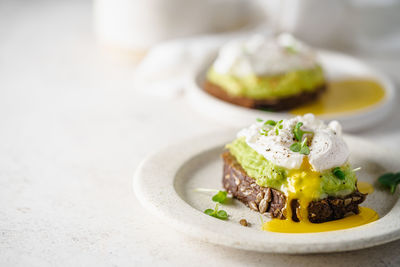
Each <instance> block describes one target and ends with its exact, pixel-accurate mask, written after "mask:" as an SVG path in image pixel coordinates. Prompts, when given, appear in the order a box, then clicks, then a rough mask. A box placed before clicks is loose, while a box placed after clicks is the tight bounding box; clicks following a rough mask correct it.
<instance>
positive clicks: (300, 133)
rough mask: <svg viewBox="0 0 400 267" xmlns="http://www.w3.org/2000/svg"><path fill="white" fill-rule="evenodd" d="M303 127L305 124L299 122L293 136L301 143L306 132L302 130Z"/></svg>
mask: <svg viewBox="0 0 400 267" xmlns="http://www.w3.org/2000/svg"><path fill="white" fill-rule="evenodd" d="M301 126H303V123H302V122H301V121H299V122H298V123H297V124H296V126H294V128H293V134H294V137H295V138H296V140H297V141H301V139H302V138H303V134H304V132H303V131H302V130H301V129H300V127H301Z"/></svg>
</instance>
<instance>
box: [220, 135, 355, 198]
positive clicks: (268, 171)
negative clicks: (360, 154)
mask: <svg viewBox="0 0 400 267" xmlns="http://www.w3.org/2000/svg"><path fill="white" fill-rule="evenodd" d="M226 147H227V148H228V149H229V151H230V153H231V154H232V155H233V156H234V157H235V158H236V160H237V161H238V162H239V163H240V165H241V166H242V168H243V169H244V170H245V171H246V173H247V174H248V175H249V176H250V177H253V178H254V179H255V180H256V183H257V184H258V185H260V186H264V187H271V188H275V189H278V190H279V189H281V187H282V185H285V184H287V179H286V178H287V176H288V174H289V170H288V169H286V168H283V167H279V166H277V165H274V164H273V163H272V162H270V161H269V160H266V159H265V158H264V157H263V156H262V155H260V154H258V153H257V152H256V151H255V150H254V149H252V148H251V147H249V146H248V145H247V143H246V141H245V140H244V138H238V139H236V140H235V141H233V142H232V143H230V144H228V145H227V146H226ZM340 169H341V170H342V171H343V173H344V175H345V177H344V179H343V180H341V179H339V178H337V177H336V176H335V175H334V174H333V173H332V170H326V171H324V172H322V173H321V190H322V192H320V193H321V194H326V195H328V196H341V195H347V194H350V193H352V192H353V191H354V190H355V189H356V186H355V183H356V180H357V178H356V175H355V173H354V172H353V171H352V170H351V166H350V165H349V164H345V165H343V166H340Z"/></svg>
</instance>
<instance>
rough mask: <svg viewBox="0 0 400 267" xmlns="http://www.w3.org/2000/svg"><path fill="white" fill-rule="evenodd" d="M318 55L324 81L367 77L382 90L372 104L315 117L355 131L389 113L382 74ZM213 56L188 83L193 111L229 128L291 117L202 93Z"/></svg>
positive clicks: (391, 94)
mask: <svg viewBox="0 0 400 267" xmlns="http://www.w3.org/2000/svg"><path fill="white" fill-rule="evenodd" d="M318 57H319V59H320V62H321V65H322V67H323V68H324V71H325V75H326V77H327V79H328V80H340V79H345V78H366V79H368V78H371V79H374V80H376V81H377V82H379V83H380V84H381V85H382V86H383V88H384V89H385V91H386V96H385V98H384V99H383V100H382V101H381V102H379V103H378V104H376V105H373V106H370V107H368V108H364V109H361V110H358V111H351V112H347V113H338V114H331V115H321V116H319V118H320V119H324V120H332V119H336V120H339V121H340V123H341V124H342V126H343V128H344V129H345V130H346V131H355V130H359V129H362V128H367V127H368V126H370V125H374V124H375V123H376V122H378V121H380V120H382V119H383V118H384V117H385V116H386V115H387V114H388V113H389V112H390V110H391V109H392V107H393V103H394V99H395V90H394V89H395V87H394V85H393V83H392V82H391V80H390V79H389V78H388V77H387V76H386V75H384V74H383V73H381V72H379V71H378V70H376V69H374V68H372V67H370V66H369V65H367V64H365V63H364V62H362V61H360V60H358V59H356V58H354V57H351V56H348V55H344V54H340V53H335V52H328V51H319V52H318ZM214 58H215V57H214ZM214 58H210V59H211V60H208V61H207V62H206V64H204V66H203V67H202V68H200V70H199V71H198V72H197V73H196V74H195V75H194V77H193V79H192V80H191V82H190V87H191V90H189V92H188V97H189V100H190V102H191V104H192V106H193V107H194V108H195V109H196V110H197V111H199V112H200V113H202V114H204V115H206V116H208V117H210V118H213V119H214V120H215V119H217V120H220V121H222V122H224V123H225V124H229V125H231V126H233V127H243V126H245V125H247V124H248V122H249V121H253V120H254V119H255V118H268V119H275V120H279V119H284V118H289V117H292V116H293V115H292V114H289V113H286V112H268V111H262V110H256V109H249V108H244V107H241V106H237V105H234V104H231V103H228V102H225V101H223V100H220V99H218V98H216V97H214V96H212V95H210V94H208V93H206V92H205V91H204V90H203V89H202V86H203V84H204V81H205V74H206V71H207V69H208V68H209V66H210V65H211V63H212V62H213V61H214Z"/></svg>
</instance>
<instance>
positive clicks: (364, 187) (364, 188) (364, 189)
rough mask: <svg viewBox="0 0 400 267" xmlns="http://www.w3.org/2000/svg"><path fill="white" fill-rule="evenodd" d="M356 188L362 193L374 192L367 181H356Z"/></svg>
mask: <svg viewBox="0 0 400 267" xmlns="http://www.w3.org/2000/svg"><path fill="white" fill-rule="evenodd" d="M357 188H358V191H360V192H361V193H363V194H372V193H373V192H374V187H373V186H372V184H370V183H367V182H357Z"/></svg>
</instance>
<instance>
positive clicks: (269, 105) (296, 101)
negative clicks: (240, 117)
mask: <svg viewBox="0 0 400 267" xmlns="http://www.w3.org/2000/svg"><path fill="white" fill-rule="evenodd" d="M325 89H326V86H325V85H322V86H319V87H318V88H316V89H315V90H314V91H312V92H302V93H300V94H297V95H294V96H290V97H283V98H265V99H252V98H248V97H241V96H233V95H230V94H228V93H227V92H226V91H225V90H224V89H222V88H221V87H220V86H218V85H216V84H214V83H211V82H210V81H206V82H205V83H204V90H205V91H206V92H208V93H209V94H210V95H213V96H215V97H217V98H219V99H221V100H224V101H226V102H229V103H232V104H235V105H239V106H242V107H247V108H254V109H268V110H272V111H280V110H288V109H292V108H295V107H298V106H301V105H303V104H305V103H308V102H310V101H313V100H315V99H317V98H318V96H319V95H320V94H321V93H322V92H324V91H325Z"/></svg>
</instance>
